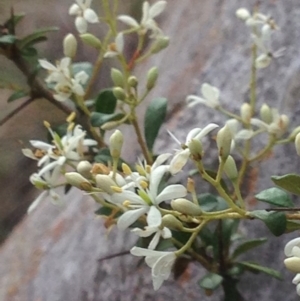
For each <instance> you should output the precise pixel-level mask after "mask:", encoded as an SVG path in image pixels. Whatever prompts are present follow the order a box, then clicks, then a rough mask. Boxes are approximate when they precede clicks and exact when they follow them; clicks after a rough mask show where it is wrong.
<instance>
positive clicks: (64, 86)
mask: <svg viewBox="0 0 300 301" xmlns="http://www.w3.org/2000/svg"><path fill="white" fill-rule="evenodd" d="M39 63H40V65H41V66H42V67H43V68H44V69H46V70H47V71H48V72H49V75H48V77H47V78H46V80H45V81H46V83H48V84H49V85H51V86H52V87H53V89H54V91H55V94H54V95H53V97H54V98H55V99H56V100H58V101H66V100H68V99H70V98H71V96H72V95H73V94H75V95H79V96H83V95H84V89H83V85H84V84H85V83H86V82H87V80H88V78H89V77H88V75H87V73H86V72H85V71H79V72H78V73H76V74H75V75H74V77H73V75H72V74H71V59H70V58H69V57H65V58H63V59H62V60H61V61H60V62H58V63H57V65H56V66H54V65H53V64H51V63H49V62H48V61H47V60H39Z"/></svg>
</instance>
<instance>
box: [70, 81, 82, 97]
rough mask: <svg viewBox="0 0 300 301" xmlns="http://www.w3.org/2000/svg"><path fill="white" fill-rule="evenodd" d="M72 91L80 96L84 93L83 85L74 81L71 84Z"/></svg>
mask: <svg viewBox="0 0 300 301" xmlns="http://www.w3.org/2000/svg"><path fill="white" fill-rule="evenodd" d="M72 92H73V93H74V94H76V95H80V96H83V95H84V93H85V92H84V89H83V87H82V86H81V85H80V84H76V83H75V84H73V87H72Z"/></svg>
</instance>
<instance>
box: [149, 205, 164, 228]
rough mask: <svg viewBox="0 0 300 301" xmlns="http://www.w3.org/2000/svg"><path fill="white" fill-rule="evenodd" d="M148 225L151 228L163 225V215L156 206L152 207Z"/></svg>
mask: <svg viewBox="0 0 300 301" xmlns="http://www.w3.org/2000/svg"><path fill="white" fill-rule="evenodd" d="M147 224H148V226H149V227H159V226H160V225H161V214H160V211H159V210H158V209H157V208H156V207H155V206H151V207H150V210H149V211H148V214H147Z"/></svg>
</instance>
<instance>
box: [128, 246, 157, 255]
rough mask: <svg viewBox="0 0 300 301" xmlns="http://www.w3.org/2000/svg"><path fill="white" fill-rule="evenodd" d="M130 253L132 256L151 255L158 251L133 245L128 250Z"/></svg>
mask: <svg viewBox="0 0 300 301" xmlns="http://www.w3.org/2000/svg"><path fill="white" fill-rule="evenodd" d="M130 253H131V254H132V255H134V256H153V255H155V254H156V253H158V252H157V251H153V250H148V249H144V248H139V247H133V248H132V249H131V250H130Z"/></svg>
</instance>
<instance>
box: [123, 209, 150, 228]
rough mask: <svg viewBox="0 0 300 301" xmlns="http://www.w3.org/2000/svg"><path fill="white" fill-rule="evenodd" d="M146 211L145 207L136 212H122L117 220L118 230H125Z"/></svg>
mask: <svg viewBox="0 0 300 301" xmlns="http://www.w3.org/2000/svg"><path fill="white" fill-rule="evenodd" d="M147 211H148V208H147V207H142V208H139V209H136V210H129V211H126V212H124V213H123V214H122V215H121V216H120V217H119V219H118V228H119V229H121V230H125V229H127V228H128V227H129V226H130V225H132V224H133V223H134V222H135V221H137V220H138V219H139V218H140V217H141V216H142V215H143V214H145V213H146V212H147Z"/></svg>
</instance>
